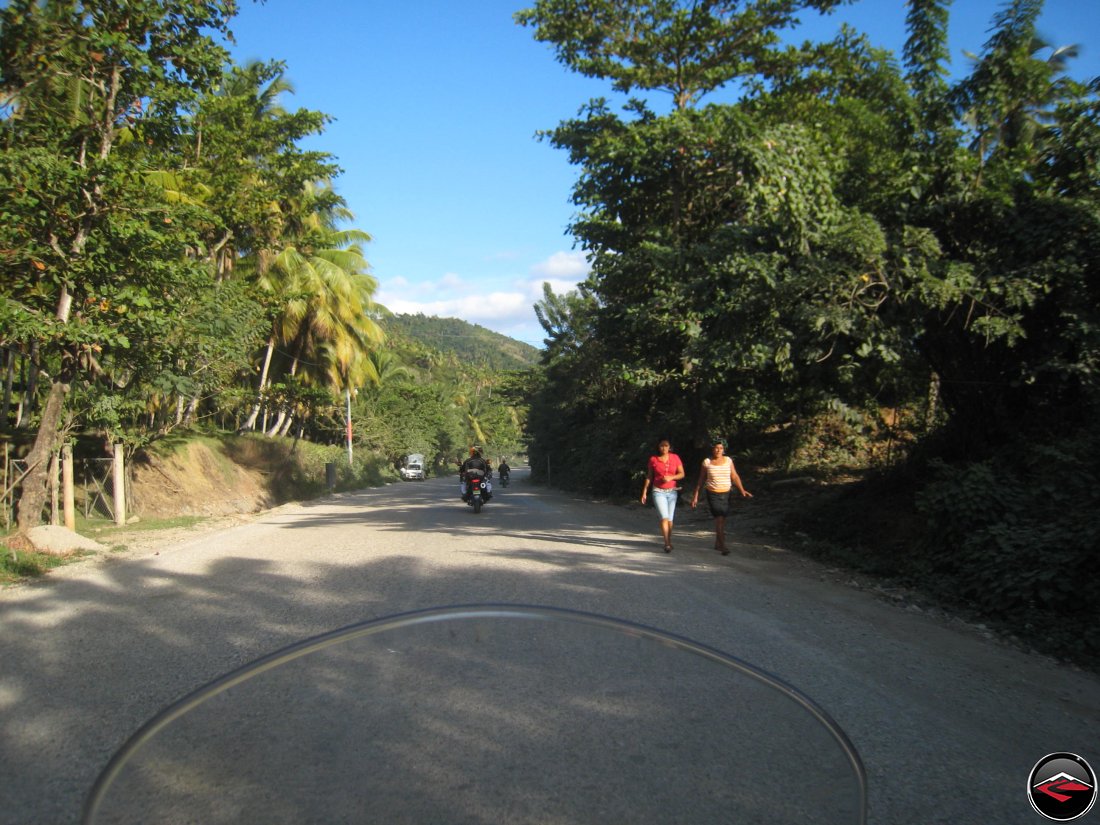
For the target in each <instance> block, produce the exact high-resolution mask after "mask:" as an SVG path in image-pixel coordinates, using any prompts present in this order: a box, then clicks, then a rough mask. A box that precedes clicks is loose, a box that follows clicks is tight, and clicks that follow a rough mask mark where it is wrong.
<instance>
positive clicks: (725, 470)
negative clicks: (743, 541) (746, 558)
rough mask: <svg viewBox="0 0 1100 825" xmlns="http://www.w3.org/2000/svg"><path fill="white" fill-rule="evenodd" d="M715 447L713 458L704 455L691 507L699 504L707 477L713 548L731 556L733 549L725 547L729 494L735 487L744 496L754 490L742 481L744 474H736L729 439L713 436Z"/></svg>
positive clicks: (749, 495)
mask: <svg viewBox="0 0 1100 825" xmlns="http://www.w3.org/2000/svg"><path fill="white" fill-rule="evenodd" d="M713 441H714V446H713V447H712V449H711V455H710V458H704V459H703V464H702V466H701V467H700V468H699V478H698V480H697V481H696V482H695V494H694V495H692V497H691V509H693V510H694V509H695V505H696V504H698V503H699V488H700V487H702V486H703V480H704V479H706V485H707V506H708V507H710V514H711V515H712V516H714V534H715V538H714V549H715V550H718V551H720V552H721V553H722V555H723V556H728V555H729V554H730V551H729V550H728V549H727V548H726V516H728V515H729V511H730V494H731V493H732V492H733V489H734V488H736V489H737V492H738V493H740V494H741V497H742V498H752V493H750V492H749V491H748V490H746V489H745V487H744V486H743V485H742V484H741V476H739V475H737V468H736V467H734V466H733V459H732V458H730V457H729V456H728V455H726V454H725V453H726V442H725V440H724V439H721V438H715V439H713Z"/></svg>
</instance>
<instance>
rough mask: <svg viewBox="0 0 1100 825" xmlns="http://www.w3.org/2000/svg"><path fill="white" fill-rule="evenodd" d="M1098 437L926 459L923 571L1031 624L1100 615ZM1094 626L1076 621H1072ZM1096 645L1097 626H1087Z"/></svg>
mask: <svg viewBox="0 0 1100 825" xmlns="http://www.w3.org/2000/svg"><path fill="white" fill-rule="evenodd" d="M1098 466H1100V437H1098V436H1097V435H1095V434H1093V433H1083V434H1078V435H1075V436H1072V437H1066V438H1063V439H1060V440H1058V441H1055V442H1053V443H1048V444H1025V445H1016V446H1015V447H1014V448H1008V449H1004V450H1002V451H1000V452H998V453H997V454H996V455H994V456H993V457H992V458H989V459H987V460H985V461H980V462H976V463H969V464H963V465H958V466H952V465H949V464H946V463H944V462H943V461H938V462H934V463H933V465H932V474H933V475H932V479H931V482H930V483H929V484H928V485H927V486H926V487H925V488H924V489H923V490H922V491H921V492H920V493H919V494H918V496H917V507H918V509H919V511H920V512H921V513H922V514H923V515H924V516H925V517H926V519H927V533H926V535H925V537H924V539H923V541H922V543H921V545H920V547H919V548H918V552H919V559H918V564H919V565H920V566H922V567H923V569H924V574H925V575H924V576H923V578H925V579H926V581H927V582H928V583H929V584H930V585H931V586H932V587H933V588H934V589H935V590H937V591H938V592H940V593H941V594H943V595H946V596H949V597H951V598H953V599H959V600H965V601H966V602H967V603H969V604H970V605H972V606H973V607H974V608H976V609H977V610H979V611H980V612H981V613H983V614H985V615H989V616H993V617H1001V618H1007V619H1010V620H1011V622H1012V623H1013V624H1020V623H1021V622H1023V623H1024V624H1025V625H1026V624H1034V625H1038V624H1039V623H1047V622H1049V621H1050V620H1051V619H1058V618H1062V617H1069V618H1079V617H1082V616H1087V615H1095V614H1097V613H1100V609H1098V606H1100V577H1097V576H1096V575H1094V574H1093V573H1092V572H1091V571H1092V569H1093V566H1094V565H1095V563H1096V555H1097V549H1098V548H1100V522H1098V521H1097V519H1096V513H1097V512H1100V487H1098V485H1097V481H1098V479H1097V469H1096V468H1097V467H1098ZM1090 625H1091V627H1093V628H1095V627H1096V624H1095V622H1083V623H1082V627H1081V628H1078V630H1079V631H1080V633H1081V636H1084V635H1085V634H1086V632H1088V631H1086V630H1085V628H1088V627H1089V626H1090ZM1091 634H1092V637H1091V640H1090V644H1091V646H1092V647H1093V648H1094V650H1096V651H1100V633H1097V632H1096V631H1095V630H1093V631H1091Z"/></svg>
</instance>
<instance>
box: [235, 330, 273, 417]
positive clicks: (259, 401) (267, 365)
mask: <svg viewBox="0 0 1100 825" xmlns="http://www.w3.org/2000/svg"><path fill="white" fill-rule="evenodd" d="M274 352H275V333H274V332H273V333H271V336H270V337H269V338H268V339H267V352H266V353H265V354H264V366H263V369H262V370H261V371H260V386H259V387H258V388H257V390H256V403H255V404H254V405H253V406H252V412H250V413H249V414H248V419H247V420H246V421H245V422H244V424H242V425H241V429H240V431H241V432H249V431H251V430H253V429H255V428H256V419H257V418H258V417H259V415H260V408H261V407H262V406H263V397H264V389H266V387H267V374H268V371H269V370H270V369H271V356H272V354H273V353H274Z"/></svg>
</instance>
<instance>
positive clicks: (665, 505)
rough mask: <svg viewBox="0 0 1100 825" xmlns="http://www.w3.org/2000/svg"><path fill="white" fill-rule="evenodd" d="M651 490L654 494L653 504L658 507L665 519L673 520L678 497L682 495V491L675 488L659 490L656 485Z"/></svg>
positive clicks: (662, 517)
mask: <svg viewBox="0 0 1100 825" xmlns="http://www.w3.org/2000/svg"><path fill="white" fill-rule="evenodd" d="M650 492H651V493H652V494H653V506H654V507H656V508H657V512H658V513H660V515H661V519H662V520H663V521H673V520H674V519H673V517H674V516H675V515H676V499H677V498H678V497H679V495H680V491H679V490H676V489H673V490H659V489H657V488H656V487H654V488H653V489H652V490H650Z"/></svg>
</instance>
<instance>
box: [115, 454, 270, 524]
mask: <svg viewBox="0 0 1100 825" xmlns="http://www.w3.org/2000/svg"><path fill="white" fill-rule="evenodd" d="M270 475H271V473H270V471H269V470H265V469H263V468H262V467H260V466H246V465H242V464H239V463H237V462H236V461H233V460H231V459H230V458H229V457H228V456H227V455H226V454H225V452H224V451H223V450H222V448H221V445H219V444H217V443H216V442H208V441H191V442H188V443H187V444H184V445H182V446H181V447H180V448H179V449H178V450H176V451H175V452H173V453H171V454H170V455H158V454H156V453H152V452H149V453H143V454H142V455H140V456H138V457H136V458H135V459H134V461H133V463H132V466H131V474H130V478H131V482H130V508H131V511H132V512H133V513H134V514H136V515H139V516H141V517H142V518H172V517H175V516H224V515H230V514H234V513H254V512H256V511H258V510H263V509H265V508H268V507H272V506H274V505H275V504H276V503H277V502H276V500H275V497H274V495H273V494H272V492H271V490H270V485H269V478H270Z"/></svg>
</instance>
